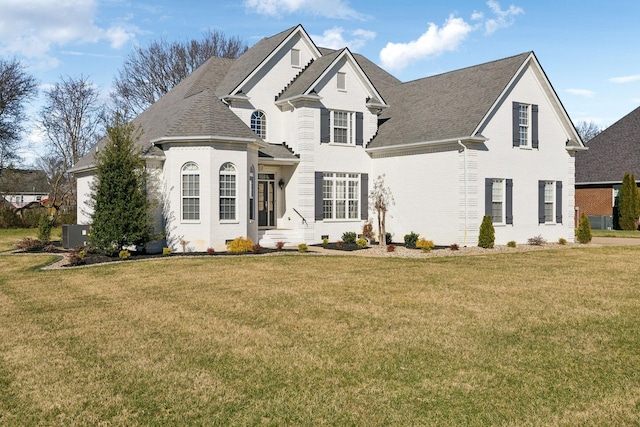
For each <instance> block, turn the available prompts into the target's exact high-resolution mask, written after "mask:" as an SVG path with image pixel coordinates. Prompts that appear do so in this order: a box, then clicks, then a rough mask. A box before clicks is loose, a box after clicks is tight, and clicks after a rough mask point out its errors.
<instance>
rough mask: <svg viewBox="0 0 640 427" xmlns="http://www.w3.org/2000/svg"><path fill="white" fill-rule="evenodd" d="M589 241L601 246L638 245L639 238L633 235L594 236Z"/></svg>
mask: <svg viewBox="0 0 640 427" xmlns="http://www.w3.org/2000/svg"><path fill="white" fill-rule="evenodd" d="M591 243H593V244H594V245H602V246H640V239H636V238H633V237H594V238H593V239H592V240H591Z"/></svg>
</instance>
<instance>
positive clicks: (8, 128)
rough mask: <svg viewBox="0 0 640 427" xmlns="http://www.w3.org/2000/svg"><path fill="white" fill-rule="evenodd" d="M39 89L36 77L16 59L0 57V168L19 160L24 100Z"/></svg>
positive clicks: (27, 99)
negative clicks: (18, 148)
mask: <svg viewBox="0 0 640 427" xmlns="http://www.w3.org/2000/svg"><path fill="white" fill-rule="evenodd" d="M37 93H38V89H37V83H36V80H35V79H34V78H33V77H32V76H30V75H28V74H27V72H26V71H25V69H24V67H23V66H22V64H21V63H20V62H19V61H18V60H16V59H12V60H7V59H2V58H0V170H2V169H3V168H6V167H7V166H9V165H11V164H12V163H13V162H15V161H18V160H20V159H19V157H18V155H17V154H16V152H17V150H16V149H17V147H18V142H19V140H20V133H21V132H22V130H23V127H22V122H24V121H25V120H26V118H27V116H26V113H25V104H27V103H28V102H29V101H30V100H31V99H32V98H34V97H35V96H36V95H37Z"/></svg>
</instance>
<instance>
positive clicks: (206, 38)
mask: <svg viewBox="0 0 640 427" xmlns="http://www.w3.org/2000/svg"><path fill="white" fill-rule="evenodd" d="M247 49H248V47H247V44H246V43H245V42H243V41H241V40H240V39H239V38H238V37H230V38H227V37H225V35H224V34H223V33H221V32H219V31H207V32H205V33H204V34H203V37H202V38H201V39H200V40H190V41H188V42H172V43H170V42H168V41H166V40H164V39H162V40H159V41H153V42H151V43H150V44H149V45H148V46H147V47H139V46H138V47H136V48H135V49H134V51H133V52H132V53H131V54H129V56H128V57H127V59H126V60H125V63H124V65H123V67H122V69H121V70H119V71H118V77H116V78H115V80H114V92H113V93H112V98H113V101H114V103H115V106H116V109H117V110H119V111H126V112H127V114H139V113H141V112H142V111H144V110H145V109H146V108H148V107H149V106H150V105H151V104H153V103H154V102H156V101H157V100H158V99H159V98H160V97H162V96H163V95H164V94H166V93H167V92H169V90H171V89H172V88H173V87H174V86H175V85H177V84H178V83H180V82H181V81H182V80H183V79H184V78H185V77H187V76H188V75H189V74H191V73H192V72H193V71H194V70H195V69H196V68H198V67H199V66H200V65H202V64H203V63H204V62H205V61H207V60H208V59H209V58H211V57H213V56H216V57H222V58H237V57H238V56H240V55H241V54H242V53H244V52H245V51H246V50H247Z"/></svg>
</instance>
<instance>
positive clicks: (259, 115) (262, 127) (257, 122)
mask: <svg viewBox="0 0 640 427" xmlns="http://www.w3.org/2000/svg"><path fill="white" fill-rule="evenodd" d="M251 130H252V131H254V132H255V133H256V135H258V136H259V137H260V138H262V139H265V138H266V137H267V116H266V115H265V114H264V112H263V111H260V110H256V111H254V112H253V113H251Z"/></svg>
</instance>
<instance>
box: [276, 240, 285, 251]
mask: <svg viewBox="0 0 640 427" xmlns="http://www.w3.org/2000/svg"><path fill="white" fill-rule="evenodd" d="M282 248H284V242H276V249H277V250H279V251H281V250H282Z"/></svg>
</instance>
